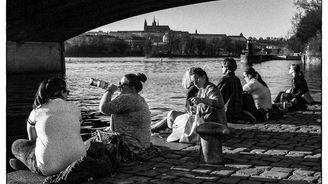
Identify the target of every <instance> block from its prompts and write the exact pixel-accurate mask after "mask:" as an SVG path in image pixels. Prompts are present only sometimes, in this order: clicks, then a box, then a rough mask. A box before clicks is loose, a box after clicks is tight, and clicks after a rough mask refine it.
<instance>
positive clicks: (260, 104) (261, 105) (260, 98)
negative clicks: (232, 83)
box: [243, 67, 272, 111]
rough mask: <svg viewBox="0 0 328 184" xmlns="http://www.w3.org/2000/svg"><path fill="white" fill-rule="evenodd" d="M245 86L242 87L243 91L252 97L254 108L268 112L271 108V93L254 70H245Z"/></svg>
mask: <svg viewBox="0 0 328 184" xmlns="http://www.w3.org/2000/svg"><path fill="white" fill-rule="evenodd" d="M243 75H244V78H245V81H246V84H245V85H244V86H243V91H246V92H247V93H248V94H250V95H251V96H252V97H253V100H254V103H255V107H256V108H257V109H263V110H264V111H268V110H269V109H271V108H272V101H271V92H270V90H269V88H268V85H267V84H266V83H265V82H264V81H263V80H262V78H261V77H259V75H258V73H257V72H256V71H255V70H254V68H252V67H249V68H247V69H246V70H245V71H244V73H243Z"/></svg>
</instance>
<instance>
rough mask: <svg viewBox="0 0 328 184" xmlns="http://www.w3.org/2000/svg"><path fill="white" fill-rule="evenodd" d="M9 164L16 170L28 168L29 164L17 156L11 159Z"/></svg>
mask: <svg viewBox="0 0 328 184" xmlns="http://www.w3.org/2000/svg"><path fill="white" fill-rule="evenodd" d="M9 165H10V167H11V168H13V169H15V170H28V168H27V166H26V165H25V164H24V163H23V162H21V161H20V160H18V159H16V158H12V159H10V160H9Z"/></svg>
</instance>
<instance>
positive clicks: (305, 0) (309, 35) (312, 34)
mask: <svg viewBox="0 0 328 184" xmlns="http://www.w3.org/2000/svg"><path fill="white" fill-rule="evenodd" d="M294 5H295V6H296V7H297V9H298V12H297V13H296V14H295V15H294V17H293V20H292V24H293V35H292V36H291V38H290V41H289V42H288V43H289V44H292V45H289V47H294V49H296V48H295V47H298V46H297V45H295V44H300V46H299V47H300V49H302V50H303V49H305V48H308V47H307V45H308V44H309V43H310V42H311V41H312V42H313V41H314V40H317V41H315V42H316V43H318V39H316V37H320V39H321V32H322V1H321V0H296V2H295V3H294ZM320 43H321V41H320ZM317 49H318V48H317ZM296 50H297V49H296Z"/></svg>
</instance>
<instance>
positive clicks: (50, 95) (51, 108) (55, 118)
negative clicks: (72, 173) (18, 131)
mask: <svg viewBox="0 0 328 184" xmlns="http://www.w3.org/2000/svg"><path fill="white" fill-rule="evenodd" d="M68 94H69V91H68V90H67V88H66V82H65V81H64V80H62V79H59V78H53V79H47V80H44V81H42V82H41V83H40V86H39V89H38V91H37V93H36V97H35V100H34V104H33V110H32V112H31V113H30V116H29V118H28V121H27V133H28V138H29V140H25V139H19V140H16V141H15V142H14V143H13V145H12V152H13V154H14V155H15V156H16V158H17V159H19V160H20V161H21V162H23V163H24V164H25V165H26V166H27V167H28V168H29V169H30V170H31V171H33V172H35V173H38V174H43V175H46V176H49V175H53V174H56V173H59V172H60V171H63V170H64V169H65V168H67V166H69V165H70V164H71V163H72V162H74V161H76V160H78V159H79V158H80V157H81V156H85V155H86V148H85V145H84V143H83V140H82V137H81V136H80V129H81V127H80V126H81V118H82V116H81V113H80V110H79V108H78V107H77V106H76V105H75V104H73V103H70V102H67V101H66V100H67V95H68ZM13 163H14V161H13ZM13 165H14V164H13Z"/></svg>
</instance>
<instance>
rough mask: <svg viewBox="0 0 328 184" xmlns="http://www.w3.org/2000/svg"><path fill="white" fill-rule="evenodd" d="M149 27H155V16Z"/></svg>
mask: <svg viewBox="0 0 328 184" xmlns="http://www.w3.org/2000/svg"><path fill="white" fill-rule="evenodd" d="M151 25H152V26H156V20H155V16H154V19H153V23H152V24H151Z"/></svg>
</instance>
